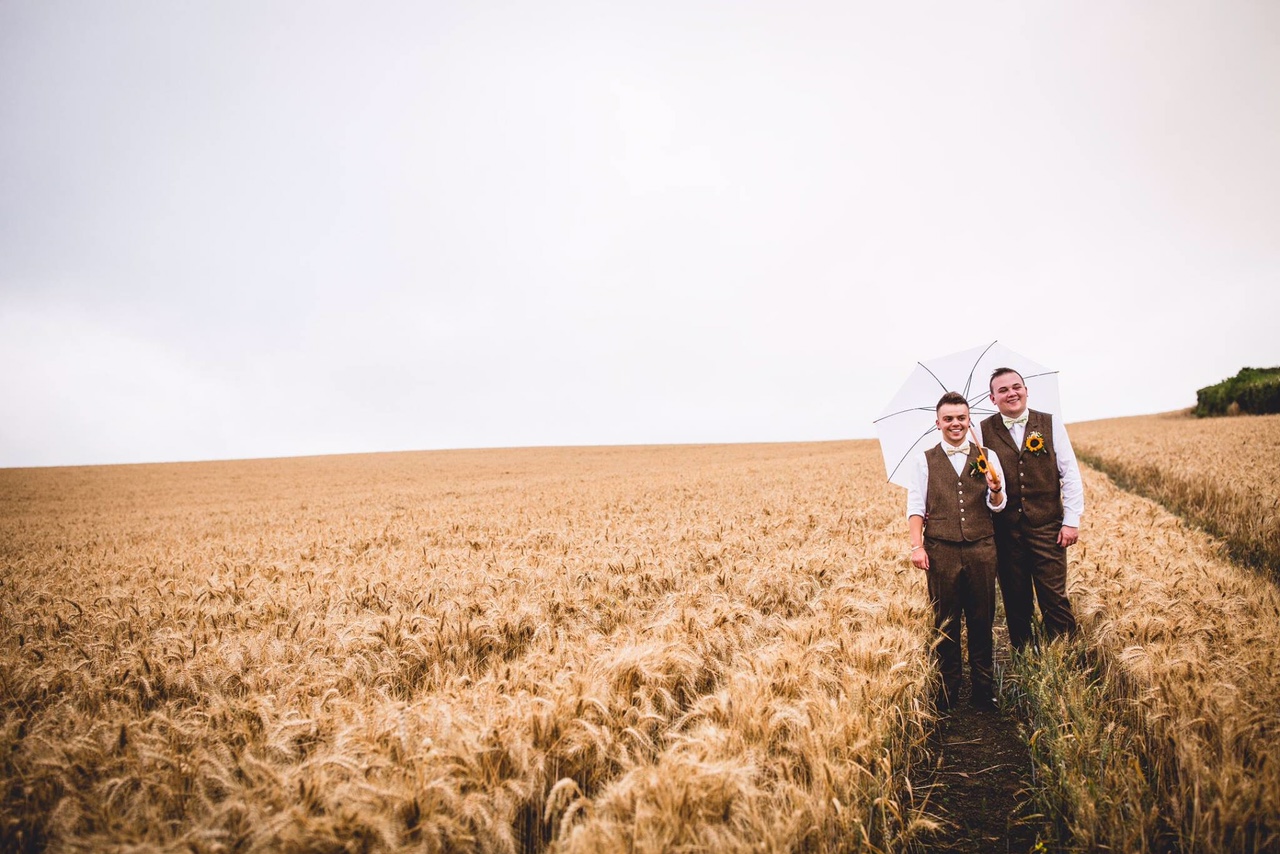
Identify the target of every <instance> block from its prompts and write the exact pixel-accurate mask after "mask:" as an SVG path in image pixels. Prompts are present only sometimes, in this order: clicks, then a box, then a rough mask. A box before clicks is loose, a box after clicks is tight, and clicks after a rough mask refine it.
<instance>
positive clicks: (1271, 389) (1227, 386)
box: [1195, 368, 1280, 416]
mask: <svg viewBox="0 0 1280 854" xmlns="http://www.w3.org/2000/svg"><path fill="white" fill-rule="evenodd" d="M1270 412H1280V368H1241V369H1240V373H1238V374H1236V375H1235V376H1234V377H1231V378H1230V379H1225V380H1223V381H1222V382H1220V383H1217V384H1216V385H1211V386H1207V387H1205V388H1202V389H1200V390H1199V391H1197V392H1196V408H1195V414H1196V415H1200V416H1205V415H1235V414H1236V413H1248V414H1250V415H1265V414H1267V413H1270Z"/></svg>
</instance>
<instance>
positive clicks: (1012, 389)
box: [982, 368, 1084, 650]
mask: <svg viewBox="0 0 1280 854" xmlns="http://www.w3.org/2000/svg"><path fill="white" fill-rule="evenodd" d="M989 390H990V392H991V402H992V403H994V404H995V405H996V407H997V408H998V409H999V410H1000V414H999V415H992V416H991V417H990V418H988V419H986V420H985V421H983V422H982V441H983V442H984V443H985V444H987V445H990V446H991V449H992V450H994V451H995V455H994V456H996V457H999V458H1000V461H1001V462H1002V463H1003V464H1004V467H1005V468H1006V469H1007V470H1008V472H1009V477H1010V481H1009V483H1008V493H1009V497H1008V502H1009V509H1008V510H1007V511H1006V512H1004V513H1002V514H1000V518H998V519H996V520H995V528H996V551H997V552H998V553H999V555H1000V563H999V570H998V572H999V575H1000V595H1001V597H1002V598H1003V599H1004V613H1005V620H1006V621H1007V622H1008V624H1009V644H1010V645H1011V646H1012V647H1013V648H1014V649H1016V650H1022V649H1025V648H1026V646H1027V644H1028V643H1030V642H1031V618H1032V614H1033V613H1034V611H1035V602H1036V601H1037V600H1038V601H1039V603H1040V616H1041V617H1042V618H1043V619H1044V633H1045V635H1046V636H1047V637H1048V639H1049V640H1053V639H1054V638H1056V637H1060V636H1062V635H1070V634H1072V633H1074V632H1075V630H1076V617H1075V614H1074V613H1073V612H1072V610H1071V600H1070V599H1068V598H1067V549H1068V548H1069V547H1070V546H1072V545H1074V544H1075V542H1076V540H1077V538H1078V537H1079V535H1080V517H1081V515H1082V514H1083V513H1084V485H1083V484H1082V483H1081V481H1080V467H1079V465H1077V464H1076V455H1075V451H1073V450H1072V449H1071V440H1070V439H1068V438H1067V431H1066V428H1065V427H1063V426H1062V420H1061V419H1060V418H1055V417H1054V416H1052V415H1050V414H1048V413H1047V412H1038V411H1036V410H1034V409H1028V408H1027V388H1026V386H1025V385H1024V384H1023V381H1022V374H1020V373H1018V372H1017V371H1015V370H1014V369H1013V368H997V369H996V370H995V372H993V373H992V374H991V383H990V386H989Z"/></svg>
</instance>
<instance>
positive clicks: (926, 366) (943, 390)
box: [916, 362, 951, 409]
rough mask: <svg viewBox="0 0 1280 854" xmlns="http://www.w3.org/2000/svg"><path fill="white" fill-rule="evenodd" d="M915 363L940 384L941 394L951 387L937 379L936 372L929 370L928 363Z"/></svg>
mask: <svg viewBox="0 0 1280 854" xmlns="http://www.w3.org/2000/svg"><path fill="white" fill-rule="evenodd" d="M916 364H917V365H919V366H920V367H922V368H924V370H925V373H927V374H928V375H929V376H931V377H933V379H934V381H935V382H937V383H938V385H940V386H942V392H943V394H946V393H947V392H949V391H951V389H949V388H947V384H946V383H944V382H943V381H942V380H940V379H938V375H937V374H935V373H934V372H933V371H931V370H929V366H928V365H926V364H925V363H924V362H916ZM921 408H922V409H923V407H921Z"/></svg>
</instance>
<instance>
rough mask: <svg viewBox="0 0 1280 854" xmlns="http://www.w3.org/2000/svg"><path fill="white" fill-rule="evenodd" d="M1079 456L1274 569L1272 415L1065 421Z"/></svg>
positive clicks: (1275, 433)
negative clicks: (1071, 423) (1072, 422)
mask: <svg viewBox="0 0 1280 854" xmlns="http://www.w3.org/2000/svg"><path fill="white" fill-rule="evenodd" d="M1071 438H1072V442H1073V443H1074V445H1075V447H1076V450H1077V451H1078V452H1079V454H1080V457H1081V458H1082V459H1084V460H1085V461H1087V462H1088V463H1090V464H1091V465H1094V466H1096V467H1097V468H1099V469H1101V470H1102V471H1105V472H1106V473H1107V474H1109V475H1111V476H1112V477H1114V478H1116V480H1117V481H1119V482H1120V484H1121V485H1122V486H1124V487H1126V488H1128V489H1132V490H1134V491H1136V492H1139V493H1140V494H1142V495H1145V496H1147V497H1149V498H1153V499H1155V500H1156V501H1159V502H1160V503H1162V504H1164V505H1166V506H1167V507H1170V508H1172V509H1173V510H1175V511H1176V512H1178V513H1181V514H1183V515H1185V516H1187V517H1188V518H1190V519H1192V520H1193V521H1195V522H1196V523H1198V524H1200V525H1202V526H1203V527H1205V528H1206V529H1207V530H1208V531H1210V532H1211V533H1213V534H1216V535H1218V536H1220V537H1222V538H1223V539H1224V540H1226V542H1227V544H1228V545H1229V546H1230V547H1231V549H1232V551H1233V552H1234V553H1235V554H1236V555H1237V556H1239V557H1241V558H1243V559H1244V560H1245V561H1247V562H1249V563H1254V564H1258V565H1262V566H1266V567H1270V568H1271V570H1272V571H1273V572H1280V489H1277V486H1276V485H1277V484H1278V483H1280V415H1258V416H1247V417H1240V418H1195V417H1193V416H1191V415H1190V414H1188V413H1187V412H1169V413H1164V414H1161V415H1143V416H1136V417H1132V418H1113V419H1110V420H1106V421H1090V422H1085V423H1083V424H1073V425H1072V427H1071Z"/></svg>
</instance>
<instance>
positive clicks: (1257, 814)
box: [1037, 469, 1280, 852]
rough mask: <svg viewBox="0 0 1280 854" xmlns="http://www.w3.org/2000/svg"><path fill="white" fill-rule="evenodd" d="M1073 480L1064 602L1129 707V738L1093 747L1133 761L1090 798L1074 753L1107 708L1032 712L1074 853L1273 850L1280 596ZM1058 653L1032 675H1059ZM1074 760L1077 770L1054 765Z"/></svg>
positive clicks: (1090, 772)
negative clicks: (1041, 716) (1109, 787)
mask: <svg viewBox="0 0 1280 854" xmlns="http://www.w3.org/2000/svg"><path fill="white" fill-rule="evenodd" d="M1084 475H1085V488H1086V490H1087V492H1088V495H1089V511H1088V513H1087V515H1086V520H1085V529H1084V532H1083V533H1084V536H1083V538H1082V541H1081V545H1079V546H1077V547H1076V548H1075V549H1073V550H1072V563H1071V573H1072V575H1071V578H1072V584H1071V594H1072V598H1073V600H1074V602H1075V606H1076V610H1077V613H1078V615H1079V617H1080V620H1081V626H1082V628H1083V629H1084V630H1085V634H1086V637H1087V642H1088V644H1089V646H1090V647H1091V652H1092V654H1094V655H1096V656H1099V657H1100V659H1101V661H1102V662H1103V663H1104V665H1105V667H1106V668H1107V669H1108V671H1109V675H1111V676H1114V677H1115V678H1116V679H1117V680H1118V682H1119V683H1120V684H1119V685H1118V686H1117V687H1116V689H1115V690H1114V692H1113V694H1112V699H1114V700H1119V701H1122V702H1123V701H1126V700H1127V701H1129V702H1130V703H1131V706H1130V710H1131V711H1132V713H1133V714H1132V717H1133V719H1134V720H1136V722H1137V725H1138V727H1139V730H1138V731H1136V732H1134V733H1132V734H1130V735H1124V736H1123V737H1121V736H1120V735H1116V736H1115V737H1114V738H1113V737H1112V735H1113V733H1111V732H1110V731H1108V732H1105V733H1101V735H1103V736H1106V737H1105V738H1101V739H1099V740H1098V743H1099V744H1101V745H1102V746H1103V749H1104V752H1105V749H1106V748H1107V745H1108V744H1109V745H1111V746H1112V747H1114V746H1116V745H1119V746H1120V747H1121V748H1122V749H1126V750H1134V751H1135V752H1134V753H1133V754H1131V755H1129V756H1127V757H1123V758H1122V759H1121V761H1120V762H1119V763H1115V762H1111V764H1110V769H1111V770H1110V771H1107V772H1106V773H1115V769H1116V768H1117V767H1120V768H1121V770H1123V766H1124V765H1128V766H1129V767H1128V770H1129V772H1130V774H1131V775H1132V777H1131V779H1130V780H1129V781H1128V782H1129V783H1132V784H1133V785H1131V786H1128V787H1127V791H1125V792H1120V793H1117V792H1115V791H1109V792H1105V793H1102V795H1101V796H1100V795H1099V793H1098V792H1097V791H1096V788H1097V781H1098V778H1099V774H1100V773H1103V772H1102V771H1100V770H1099V769H1098V768H1097V767H1091V766H1089V763H1093V762H1097V761H1098V760H1099V756H1098V755H1097V754H1094V755H1091V756H1085V755H1083V754H1082V753H1081V752H1080V751H1079V747H1080V744H1081V742H1082V741H1083V740H1086V739H1088V738H1093V737H1094V736H1093V735H1089V733H1094V734H1095V735H1098V734H1099V733H1097V732H1095V731H1098V730H1099V729H1100V728H1099V726H1098V725H1097V724H1098V721H1099V720H1102V719H1105V718H1107V717H1108V716H1109V715H1111V713H1112V711H1113V710H1110V709H1105V708H1094V709H1093V710H1092V711H1090V710H1089V709H1087V708H1085V707H1084V706H1083V705H1082V704H1078V705H1077V706H1075V707H1072V706H1070V705H1069V703H1068V699H1069V698H1068V696H1067V695H1068V693H1069V692H1067V691H1061V692H1060V696H1059V697H1057V698H1056V699H1055V698H1052V697H1050V698H1049V700H1048V701H1046V702H1042V703H1041V704H1042V705H1049V704H1052V705H1055V706H1057V708H1052V707H1051V708H1049V709H1048V715H1049V716H1050V717H1051V718H1053V719H1054V721H1053V726H1052V727H1050V729H1053V728H1061V729H1062V735H1061V739H1062V742H1061V744H1060V745H1059V747H1057V748H1052V749H1051V750H1052V752H1053V754H1054V756H1055V759H1056V761H1057V763H1058V764H1059V765H1061V766H1063V767H1061V768H1059V769H1058V770H1059V771H1060V772H1062V773H1063V775H1064V777H1067V778H1070V779H1072V780H1073V781H1074V782H1073V783H1072V784H1071V785H1070V786H1063V787H1062V788H1063V792H1062V794H1060V796H1059V799H1060V800H1061V801H1073V802H1074V803H1073V804H1067V805H1065V806H1064V810H1065V811H1067V812H1072V813H1073V815H1072V816H1070V819H1069V821H1068V822H1067V823H1068V824H1070V825H1071V826H1072V827H1071V832H1072V834H1073V835H1074V836H1075V839H1076V842H1077V844H1078V845H1079V847H1080V849H1081V850H1096V849H1097V848H1099V847H1124V848H1125V849H1126V850H1144V849H1147V848H1158V849H1160V850H1163V848H1164V846H1163V844H1162V843H1161V841H1160V840H1161V838H1162V837H1157V838H1155V839H1153V837H1152V834H1166V835H1169V836H1172V838H1173V839H1174V840H1175V841H1176V843H1177V846H1178V847H1179V848H1180V849H1181V850H1183V851H1188V852H1190V851H1202V852H1231V851H1239V852H1252V851H1275V850H1280V591H1278V590H1277V589H1276V586H1275V585H1274V584H1273V583H1271V582H1270V581H1268V580H1266V579H1263V578H1260V577H1258V576H1257V575H1256V574H1254V573H1252V572H1251V571H1249V570H1247V569H1243V568H1241V567H1238V566H1236V565H1234V564H1232V563H1230V562H1229V561H1226V560H1224V559H1223V558H1222V557H1221V556H1220V554H1219V544H1218V543H1217V541H1215V540H1214V539H1213V538H1212V537H1210V536H1208V535H1206V534H1204V533H1202V532H1200V531H1197V530H1195V529H1192V528H1189V527H1187V526H1186V525H1185V524H1183V523H1182V522H1181V521H1180V520H1179V519H1178V518H1177V517H1175V516H1173V515H1172V514H1171V513H1169V512H1168V511H1167V510H1165V509H1164V508H1162V507H1160V506H1158V505H1156V504H1154V503H1153V502H1151V501H1149V500H1147V499H1143V498H1141V497H1138V496H1135V495H1132V494H1130V493H1127V492H1124V491H1122V490H1120V489H1118V488H1117V487H1116V486H1115V485H1114V483H1112V482H1111V481H1110V479H1109V478H1107V477H1106V476H1105V475H1102V474H1099V473H1096V472H1094V471H1092V470H1089V469H1086V470H1085V472H1084ZM1060 658H1061V656H1058V657H1057V659H1055V657H1054V656H1053V655H1046V656H1045V658H1044V659H1042V660H1041V661H1040V662H1039V663H1038V666H1040V667H1041V668H1042V669H1044V670H1046V671H1050V670H1053V669H1054V668H1055V667H1057V668H1059V669H1060V668H1061V667H1062V662H1061V661H1060V660H1059V661H1058V664H1057V665H1055V664H1054V661H1055V660H1058V659H1060ZM1038 678H1040V679H1041V680H1042V681H1043V680H1044V678H1045V677H1044V676H1041V677H1038ZM1057 678H1058V677H1057V676H1056V675H1055V674H1053V673H1048V679H1049V680H1050V681H1052V680H1055V679H1057ZM1099 705H1101V704H1099ZM1073 708H1074V709H1075V710H1076V711H1073ZM1080 709H1083V712H1080V711H1079V710H1080ZM1076 717H1080V718H1081V719H1080V720H1078V721H1077V722H1076V723H1075V724H1074V725H1073V724H1071V723H1069V722H1070V721H1071V720H1073V719H1074V718H1076ZM1122 717H1124V716H1123V715H1122ZM1046 735H1047V737H1054V734H1053V733H1052V732H1050V733H1047V734H1046V733H1044V732H1041V733H1037V736H1046ZM1041 748H1042V749H1046V750H1049V749H1050V748H1045V746H1044V745H1041ZM1073 757H1080V758H1079V760H1078V761H1079V762H1080V763H1081V764H1080V765H1078V766H1077V767H1075V768H1068V767H1065V766H1067V765H1070V764H1071V763H1072V762H1076V761H1077V759H1073ZM1102 759H1104V760H1105V759H1106V757H1102ZM1107 761H1110V760H1107ZM1100 764H1101V765H1106V764H1107V762H1101V763H1100ZM1104 770H1105V769H1104ZM1069 789H1073V791H1069ZM1125 799H1128V800H1127V801H1126V800H1125ZM1104 800H1105V801H1106V803H1104V804H1102V808H1101V809H1100V808H1099V805H1100V803H1101V802H1102V801H1104ZM1153 805H1155V806H1158V808H1159V812H1160V813H1161V815H1160V816H1156V815H1154V814H1153V812H1152V810H1153ZM1157 818H1159V819H1160V820H1159V821H1157V820H1156V819H1157ZM1107 823H1110V826H1104V825H1106V824H1107ZM1166 827H1167V829H1162V828H1166Z"/></svg>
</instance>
